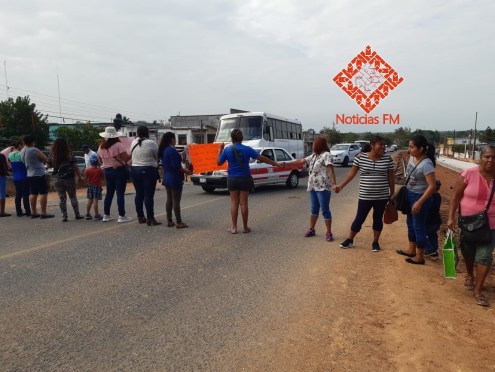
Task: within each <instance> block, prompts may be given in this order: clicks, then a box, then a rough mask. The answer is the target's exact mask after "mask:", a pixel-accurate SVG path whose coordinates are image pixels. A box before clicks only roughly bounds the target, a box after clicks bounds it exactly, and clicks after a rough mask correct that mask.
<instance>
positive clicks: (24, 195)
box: [14, 178, 31, 215]
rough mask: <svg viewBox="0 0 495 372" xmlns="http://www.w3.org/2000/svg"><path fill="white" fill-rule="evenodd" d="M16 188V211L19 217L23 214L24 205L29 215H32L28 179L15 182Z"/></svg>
mask: <svg viewBox="0 0 495 372" xmlns="http://www.w3.org/2000/svg"><path fill="white" fill-rule="evenodd" d="M14 186H15V210H16V212H17V214H18V215H21V214H22V206H21V201H22V204H24V210H25V211H26V214H27V215H30V214H31V206H30V205H29V181H28V179H27V178H25V179H23V180H21V181H14Z"/></svg>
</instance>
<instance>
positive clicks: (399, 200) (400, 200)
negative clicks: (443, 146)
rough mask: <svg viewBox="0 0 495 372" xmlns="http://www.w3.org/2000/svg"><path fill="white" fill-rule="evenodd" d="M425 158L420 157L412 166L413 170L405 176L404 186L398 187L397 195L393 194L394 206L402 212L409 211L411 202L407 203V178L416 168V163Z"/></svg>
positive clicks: (407, 212)
mask: <svg viewBox="0 0 495 372" xmlns="http://www.w3.org/2000/svg"><path fill="white" fill-rule="evenodd" d="M425 159H426V158H423V159H421V160H420V161H419V162H418V164H416V166H415V167H414V168H413V170H412V171H411V173H409V176H407V179H406V183H405V184H404V186H402V187H401V188H400V190H399V191H398V192H397V195H396V196H395V207H396V209H397V210H398V211H401V212H402V214H409V213H411V203H409V198H408V196H407V188H406V186H407V184H408V182H409V179H410V178H411V176H412V174H413V172H414V171H415V170H416V168H417V167H418V165H420V164H421V162H422V161H423V160H425Z"/></svg>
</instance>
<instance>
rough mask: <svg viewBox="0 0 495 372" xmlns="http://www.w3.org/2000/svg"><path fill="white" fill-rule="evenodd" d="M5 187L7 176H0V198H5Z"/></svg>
mask: <svg viewBox="0 0 495 372" xmlns="http://www.w3.org/2000/svg"><path fill="white" fill-rule="evenodd" d="M6 188H7V177H5V176H0V199H5V190H6Z"/></svg>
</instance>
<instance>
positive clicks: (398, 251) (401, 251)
mask: <svg viewBox="0 0 495 372" xmlns="http://www.w3.org/2000/svg"><path fill="white" fill-rule="evenodd" d="M395 253H397V254H400V255H402V256H407V257H414V256H416V254H413V253H407V252H404V251H403V250H402V249H396V250H395Z"/></svg>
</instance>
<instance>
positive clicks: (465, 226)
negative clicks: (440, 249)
mask: <svg viewBox="0 0 495 372" xmlns="http://www.w3.org/2000/svg"><path fill="white" fill-rule="evenodd" d="M494 178H495V146H493V145H488V146H485V147H483V149H482V150H481V154H480V161H479V164H478V166H475V167H472V168H469V169H466V170H464V171H462V172H461V173H460V176H459V178H458V179H457V182H456V184H455V189H454V196H453V198H452V201H451V203H450V209H449V219H448V222H447V226H448V227H449V229H451V230H453V229H454V225H455V222H454V221H455V214H456V212H457V209H458V208H459V227H460V228H461V241H460V245H461V252H462V255H463V257H464V262H465V263H466V270H467V276H466V280H465V282H464V287H466V289H468V290H473V291H474V293H473V294H474V300H475V302H476V304H478V305H480V306H488V299H487V298H486V297H485V296H484V295H483V294H482V292H481V291H482V289H483V283H484V282H485V279H486V277H487V275H488V272H489V271H490V267H491V265H492V261H493V249H494V244H495V202H494V200H493V199H494V197H493V193H494V191H495V184H494ZM473 217H475V218H476V219H478V220H480V221H482V224H478V223H477V222H476V220H473ZM472 228H477V229H476V230H475V231H474V236H473V235H469V230H472ZM483 230H489V232H488V236H487V238H486V239H485V237H484V235H485V234H484V231H483ZM474 263H476V276H475V275H474Z"/></svg>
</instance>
